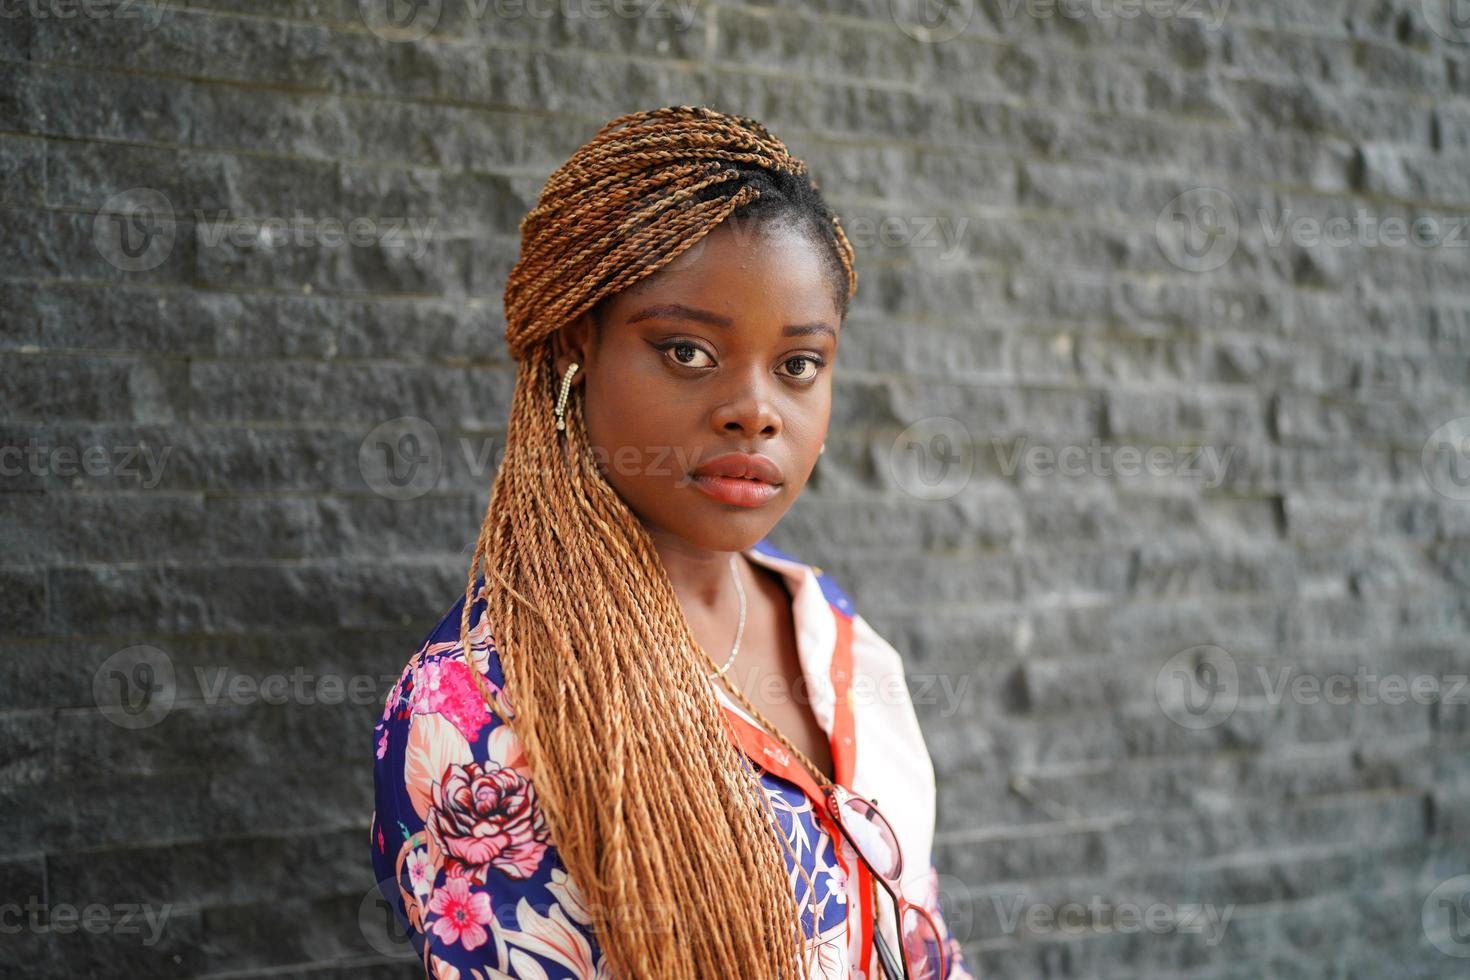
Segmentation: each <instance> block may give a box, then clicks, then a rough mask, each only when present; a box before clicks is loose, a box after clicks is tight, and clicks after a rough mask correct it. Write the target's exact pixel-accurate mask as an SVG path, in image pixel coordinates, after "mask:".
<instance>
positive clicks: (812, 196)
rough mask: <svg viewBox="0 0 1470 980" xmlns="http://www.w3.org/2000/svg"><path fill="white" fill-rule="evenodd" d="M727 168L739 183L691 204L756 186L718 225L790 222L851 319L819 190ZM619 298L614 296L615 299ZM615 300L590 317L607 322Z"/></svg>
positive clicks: (780, 176) (803, 180)
mask: <svg viewBox="0 0 1470 980" xmlns="http://www.w3.org/2000/svg"><path fill="white" fill-rule="evenodd" d="M727 169H730V170H735V171H738V172H739V174H740V179H739V180H737V181H727V182H725V183H723V184H716V185H712V186H710V187H706V188H704V189H703V190H702V191H700V192H699V193H697V194H695V195H694V196H693V197H692V198H691V200H693V201H710V200H715V199H717V198H728V197H730V196H731V195H732V194H733V193H735V191H737V190H738V189H739V188H741V187H754V188H755V189H756V190H757V191H758V192H759V196H758V197H756V198H755V199H754V200H752V201H747V202H746V203H745V204H742V205H740V206H739V207H737V208H736V209H735V210H734V211H732V212H731V213H730V216H729V217H728V218H726V219H725V220H724V221H723V222H721V223H720V224H719V225H717V226H716V228H715V229H712V231H713V230H718V228H722V227H724V226H725V225H731V224H734V225H738V226H740V229H739V230H742V231H744V230H748V229H749V228H750V227H751V226H754V225H763V224H766V223H768V222H770V223H775V222H780V221H787V222H790V223H791V226H792V227H795V228H797V229H799V230H800V231H801V232H802V233H803V234H804V235H806V237H807V239H808V240H809V241H810V242H811V243H812V244H813V245H814V246H816V247H817V251H818V253H819V254H820V255H821V259H822V267H823V270H824V271H825V272H826V274H827V279H828V281H829V282H830V284H831V287H832V303H833V306H835V307H836V309H837V318H838V320H839V321H841V320H843V319H845V318H846V317H847V308H848V299H849V298H848V295H847V270H846V268H845V267H844V266H843V264H842V260H841V258H839V249H840V246H839V245H838V243H837V233H836V231H835V229H834V227H833V224H832V210H831V209H830V208H829V207H828V206H827V201H826V199H825V198H824V197H823V196H822V193H821V191H819V190H818V189H817V188H816V186H815V185H814V184H813V183H812V182H811V181H810V180H809V179H808V178H807V177H805V176H798V175H796V174H790V173H785V172H779V171H773V170H768V169H766V168H765V167H759V166H755V165H752V164H745V163H730V164H728V165H727ZM614 295H616V294H614ZM612 299H613V296H605V297H603V298H602V299H601V300H600V301H599V302H597V303H596V304H595V305H594V306H593V307H592V311H591V312H592V317H593V319H594V320H595V321H596V322H597V323H598V324H601V323H602V322H603V318H602V314H603V312H604V310H605V308H606V306H607V304H608V303H609V302H611V300H612Z"/></svg>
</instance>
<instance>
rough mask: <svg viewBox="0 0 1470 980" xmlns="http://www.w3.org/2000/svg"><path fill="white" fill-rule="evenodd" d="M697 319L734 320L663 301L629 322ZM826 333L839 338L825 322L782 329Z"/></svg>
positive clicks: (788, 333) (719, 323)
mask: <svg viewBox="0 0 1470 980" xmlns="http://www.w3.org/2000/svg"><path fill="white" fill-rule="evenodd" d="M658 319H670V320H696V321H698V322H700V323H708V324H709V325H710V326H714V327H729V326H730V325H731V324H732V323H733V321H732V320H731V319H730V318H729V317H727V316H722V315H721V314H719V313H713V312H711V311H709V310H701V309H699V308H697V307H693V306H685V305H684V304H683V303H661V304H659V305H657V306H649V307H645V308H644V309H641V310H639V311H638V312H637V313H634V314H633V315H632V316H630V317H628V319H627V322H628V323H638V322H639V321H641V320H658ZM819 333H824V334H827V335H828V336H829V337H831V338H832V339H833V340H836V339H837V331H835V330H833V329H832V327H831V326H829V325H828V324H825V323H820V322H819V323H797V324H790V325H788V326H786V327H784V328H782V330H781V336H783V337H804V336H807V335H809V334H819Z"/></svg>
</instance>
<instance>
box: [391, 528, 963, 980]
mask: <svg viewBox="0 0 1470 980" xmlns="http://www.w3.org/2000/svg"><path fill="white" fill-rule="evenodd" d="M744 554H745V555H746V557H748V558H749V559H750V560H751V561H752V562H755V563H757V564H761V565H764V566H766V567H768V568H771V569H774V570H775V571H777V572H778V573H780V574H781V575H782V576H783V578H784V579H785V581H786V584H787V588H788V591H789V592H790V593H791V595H792V602H793V605H792V611H793V618H794V620H795V623H796V632H797V650H798V654H799V658H800V660H801V666H802V671H803V675H804V679H805V680H806V682H807V687H808V692H809V696H810V698H811V707H812V711H813V714H814V715H815V717H816V720H817V722H818V724H819V725H820V726H821V727H822V729H823V730H824V732H825V733H826V734H827V735H828V736H829V738H830V739H831V749H832V758H833V765H834V770H835V771H834V775H835V777H836V781H837V782H838V783H840V784H841V785H843V786H845V787H847V788H849V789H851V790H853V791H854V792H856V793H858V794H859V795H862V796H865V797H867V798H869V799H876V800H878V801H879V806H880V807H881V809H882V811H883V814H884V816H885V817H887V819H888V821H889V822H890V823H891V824H892V825H893V828H894V832H895V833H896V834H897V836H898V839H899V843H900V846H901V847H902V849H903V853H904V856H905V864H906V869H905V872H904V877H903V879H902V883H901V887H902V891H903V893H904V895H905V897H907V898H908V899H909V900H910V901H912V902H915V903H916V904H920V905H923V906H924V907H925V908H927V909H928V910H929V911H930V913H931V914H932V915H933V916H934V919H935V921H936V923H938V925H939V928H940V931H941V935H942V938H943V939H944V941H945V949H946V959H947V961H948V973H947V974H946V977H947V978H948V980H973V975H972V974H971V973H970V972H969V969H968V966H967V964H966V962H965V960H964V957H963V955H962V953H961V950H960V945H959V942H958V941H957V940H956V939H955V938H954V937H952V936H951V935H950V933H949V929H948V926H947V925H946V924H945V921H944V918H943V916H942V914H941V911H940V908H939V902H938V881H937V874H936V872H935V868H934V865H933V851H932V847H933V835H934V817H935V812H934V804H935V785H934V771H933V767H932V764H931V762H930V758H929V754H928V751H927V749H926V748H925V745H924V741H923V737H922V735H921V733H920V730H919V725H918V721H917V718H916V716H915V714H914V709H913V705H912V703H911V701H910V700H909V696H908V689H907V686H906V684H905V683H904V674H903V664H902V661H901V660H900V658H899V655H898V654H897V652H896V651H895V650H894V649H893V647H891V646H890V645H889V644H888V643H887V642H886V641H884V640H883V639H882V638H881V637H880V636H878V634H877V633H876V632H874V630H873V629H872V627H871V626H870V625H869V624H868V623H867V622H866V621H865V620H864V619H863V618H862V617H861V616H860V615H858V614H857V613H856V611H855V610H854V609H853V606H852V602H851V600H850V599H849V598H848V597H847V595H846V594H845V593H843V592H842V590H841V589H840V588H838V586H837V585H836V583H835V582H833V581H832V579H831V578H830V577H829V576H827V575H824V574H822V571H821V569H820V568H817V567H816V566H812V565H806V564H803V563H802V562H799V561H797V560H796V559H794V558H792V557H791V556H790V555H787V554H785V553H784V552H782V551H780V550H779V549H777V548H776V547H775V546H774V545H772V544H770V543H769V542H767V541H764V540H762V541H761V542H759V543H757V544H756V545H754V546H753V547H751V548H749V549H747V550H746V551H745V552H744ZM477 587H483V580H481V581H480V582H477ZM463 603H464V598H463V597H460V599H459V601H458V602H456V603H455V604H454V606H453V607H452V608H451V609H450V610H449V611H448V612H447V613H446V614H445V615H444V618H443V619H441V620H440V621H439V624H438V625H437V626H436V627H435V628H434V630H433V632H432V633H431V634H430V635H429V636H428V638H427V639H426V640H425V642H424V644H423V646H422V647H421V648H420V649H419V650H418V652H416V653H415V654H414V655H413V657H412V658H410V660H409V661H408V663H407V665H406V666H405V667H404V669H403V672H402V674H401V675H400V677H399V679H398V682H397V684H395V685H394V687H393V689H392V691H391V692H389V695H388V698H387V701H386V703H385V704H384V707H383V714H382V718H381V720H380V721H379V722H378V723H377V725H376V726H375V728H374V757H375V761H374V769H373V772H374V786H375V809H374V813H373V818H372V821H371V824H370V827H369V839H370V848H371V854H372V865H373V869H374V872H375V878H376V880H377V882H378V889H379V891H380V892H381V893H382V896H383V898H384V899H385V900H386V901H387V903H388V905H389V907H390V908H391V909H392V910H393V911H394V913H395V915H396V918H397V921H398V924H399V927H400V928H401V929H403V930H404V931H405V932H406V935H407V938H408V940H409V941H410V942H411V944H412V946H413V950H414V952H415V953H416V954H417V956H418V957H419V958H420V959H421V960H422V961H423V964H424V969H425V974H426V976H428V977H432V978H435V980H498V978H505V977H513V978H537V980H541V978H555V980H560V978H565V977H573V978H577V980H603V978H610V977H611V976H612V974H611V971H610V968H609V966H608V964H607V963H606V961H605V960H604V959H603V957H602V955H601V952H600V950H599V948H598V944H597V940H596V938H595V935H594V933H593V929H592V918H591V916H590V915H589V912H588V909H587V907H586V905H585V904H584V902H583V899H582V896H581V894H580V893H579V891H578V889H577V886H576V883H575V882H574V881H572V879H571V878H570V877H568V875H567V872H566V869H565V868H564V867H563V865H562V864H561V861H560V859H559V858H558V855H557V851H556V847H555V845H554V844H553V842H552V841H551V839H550V837H549V836H548V833H547V828H546V823H545V820H544V818H543V816H542V813H541V811H540V810H539V808H538V807H537V804H536V791H535V774H534V773H532V772H531V771H530V769H529V767H528V765H527V762H526V759H525V757H524V755H523V754H522V752H521V749H520V745H519V742H518V740H517V738H516V736H515V735H514V734H513V732H512V731H511V729H510V728H508V727H507V726H506V725H505V723H504V722H503V721H502V720H501V719H500V717H499V716H498V715H496V714H495V713H494V712H493V711H491V710H490V709H489V708H488V707H486V706H485V704H484V703H483V701H482V700H481V698H480V694H479V691H478V689H477V688H476V686H475V684H474V682H473V679H472V678H471V677H470V674H469V667H468V666H467V665H466V663H465V661H464V658H463V657H462V656H461V647H460V643H459V621H460V611H461V609H462V608H463ZM484 606H485V604H484V601H483V600H479V601H477V602H476V604H475V606H473V607H472V608H471V610H470V633H469V640H470V652H471V656H472V658H473V661H474V664H475V668H476V669H477V670H479V671H480V672H481V674H482V675H484V677H485V678H486V679H487V680H488V681H489V684H490V686H491V688H492V690H494V689H499V688H500V687H501V686H502V685H503V683H504V676H503V674H502V673H501V670H500V664H499V659H498V657H497V656H496V652H495V647H494V641H493V638H492V636H491V633H490V629H489V627H488V624H486V623H485V622H484V620H483V618H482V617H481V616H480V613H481V612H482V611H483V609H484ZM710 683H711V687H712V689H713V691H714V692H715V694H716V696H717V697H718V699H719V701H720V704H721V707H722V708H723V710H724V713H725V718H726V721H727V723H728V728H729V731H730V733H731V735H732V737H733V738H735V739H736V741H737V743H738V744H739V745H740V747H741V749H742V750H743V751H744V753H745V755H746V757H747V758H749V759H750V760H751V761H752V762H753V763H754V764H755V765H754V769H755V772H756V773H757V774H758V776H759V778H760V782H761V784H762V786H763V787H764V789H765V792H766V794H767V797H768V798H769V799H770V801H771V804H772V806H773V808H774V810H775V813H776V815H777V818H778V821H779V822H780V824H781V829H782V832H783V833H784V834H785V836H786V838H787V841H788V843H789V844H790V846H791V853H788V854H785V857H786V860H787V864H788V867H789V868H790V870H791V879H792V881H793V887H794V889H795V897H796V899H797V905H798V907H799V908H801V909H803V913H802V914H803V924H804V926H805V928H806V931H807V935H808V936H809V937H810V939H809V947H808V948H809V951H811V952H812V953H814V954H815V955H813V956H812V957H811V958H810V962H811V963H812V969H811V973H810V976H811V977H812V978H831V980H839V978H856V977H872V978H881V977H882V976H883V972H882V967H881V965H880V964H879V962H878V956H877V953H876V951H875V950H874V942H873V929H874V928H875V917H876V920H877V925H876V928H878V929H880V930H881V931H882V932H883V934H884V937H885V939H886V941H887V943H888V947H889V949H891V950H893V951H895V953H896V952H897V951H898V949H899V946H898V936H897V931H896V928H895V926H894V918H893V900H892V898H891V897H890V896H889V895H888V893H887V892H886V891H885V890H883V888H882V886H881V885H878V884H877V883H876V882H875V881H874V879H873V878H872V875H871V874H870V873H869V872H868V870H867V867H866V866H865V865H864V864H863V863H862V862H861V861H859V860H858V858H857V855H856V853H855V852H854V851H853V849H852V847H851V845H850V844H849V843H848V841H847V839H846V838H845V837H843V836H842V835H841V833H840V832H839V831H837V829H836V827H835V826H834V825H833V824H832V823H831V820H830V818H829V817H828V816H827V814H826V811H825V809H824V808H823V805H822V797H821V795H820V791H819V789H818V787H817V786H816V784H815V782H814V781H813V780H812V779H811V776H810V774H808V773H807V772H806V770H805V769H804V768H803V767H801V765H800V764H799V763H797V762H796V761H795V760H793V759H791V758H790V754H789V753H788V752H786V751H785V749H784V748H783V747H782V746H781V744H780V742H778V741H777V740H776V739H775V738H773V737H772V736H771V735H770V734H769V733H768V732H766V731H765V730H764V729H763V728H762V727H761V726H760V725H759V724H758V723H757V722H756V720H755V719H754V718H752V717H751V716H750V715H749V714H748V713H747V712H746V711H745V710H744V708H742V707H740V706H739V705H738V704H737V703H736V702H735V701H734V700H733V699H732V698H731V697H730V695H729V693H728V692H726V691H725V690H724V688H723V686H722V685H720V684H719V683H718V682H716V681H713V680H712V681H711V682H710ZM884 692H886V695H885V693H884ZM507 699H508V700H509V701H510V703H512V704H514V701H515V695H514V692H513V691H508V692H507ZM783 853H784V849H783ZM793 854H794V855H795V858H796V860H799V861H800V862H801V864H802V866H803V868H804V869H805V871H806V875H805V876H803V875H801V874H800V873H799V872H798V871H797V869H796V866H795V864H793V863H792V855H793ZM808 879H810V884H808ZM813 889H814V890H815V893H814V894H813Z"/></svg>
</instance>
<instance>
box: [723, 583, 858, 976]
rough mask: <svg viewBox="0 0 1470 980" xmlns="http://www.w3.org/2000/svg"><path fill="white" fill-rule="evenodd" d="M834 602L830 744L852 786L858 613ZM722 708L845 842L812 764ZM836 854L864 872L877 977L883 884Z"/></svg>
mask: <svg viewBox="0 0 1470 980" xmlns="http://www.w3.org/2000/svg"><path fill="white" fill-rule="evenodd" d="M828 605H829V606H830V608H831V609H832V614H833V619H835V620H836V622H837V642H836V645H835V646H834V648H833V651H832V668H831V679H832V690H833V693H834V694H835V695H836V700H835V702H834V704H833V708H832V736H831V742H830V746H829V747H830V749H831V752H832V774H833V776H834V777H836V779H835V781H836V782H837V783H839V784H841V785H843V786H848V787H850V786H851V785H852V774H853V768H854V765H855V763H856V761H857V728H856V726H855V724H854V721H853V701H852V672H853V657H852V617H851V616H850V615H848V614H847V613H845V612H843V611H842V610H841V609H838V608H837V607H836V606H833V605H831V603H828ZM720 706H721V707H722V708H724V709H725V710H724V718H725V723H726V728H727V729H728V730H729V732H730V736H731V740H732V741H733V742H734V743H735V745H736V746H737V747H739V748H740V749H741V750H742V751H743V752H744V753H745V754H746V756H747V757H749V758H750V760H751V761H752V762H753V763H755V765H756V766H757V767H758V768H759V769H764V770H766V771H768V772H772V773H775V774H776V775H777V776H780V777H781V778H782V779H786V780H789V781H790V782H792V783H794V784H796V785H797V786H799V787H801V791H802V792H803V793H805V794H806V795H807V798H808V799H810V800H811V801H812V806H813V808H814V809H815V810H816V812H817V814H818V819H819V821H820V823H821V825H822V826H823V827H825V828H826V829H827V832H828V833H829V834H831V835H832V837H833V840H834V841H837V842H840V840H841V838H840V833H841V832H840V831H838V829H837V827H836V825H835V824H833V823H832V820H831V817H829V816H828V814H827V799H826V797H825V796H824V795H823V793H822V790H821V787H820V786H818V785H817V782H816V780H815V779H813V778H812V775H811V773H809V772H808V771H807V769H806V767H805V766H803V765H802V764H801V763H800V762H799V761H797V760H796V759H794V758H792V756H791V753H790V752H788V751H787V750H786V747H785V746H784V745H782V744H781V743H780V742H779V741H777V740H776V738H775V737H774V736H772V735H770V734H768V733H767V732H766V731H765V729H763V728H760V727H759V726H756V725H753V724H751V723H750V722H749V721H746V720H745V718H744V717H743V716H741V714H740V713H739V712H738V711H736V710H735V709H734V708H733V707H731V706H730V705H728V704H725V703H723V702H721V705H720ZM835 853H836V855H837V860H838V862H839V863H840V864H841V865H842V867H843V870H845V871H846V872H847V873H848V875H852V874H854V873H855V874H857V876H858V894H859V896H860V907H861V914H860V915H859V916H858V921H859V923H860V928H861V930H862V932H861V935H860V937H859V938H860V940H861V946H860V948H861V949H862V951H863V958H862V964H861V967H862V971H863V975H864V976H874V975H875V974H874V973H873V969H874V965H875V964H874V962H873V959H874V953H873V929H874V923H873V910H874V901H875V899H876V894H875V889H876V888H877V882H876V880H875V879H874V878H873V875H872V873H871V872H870V871H869V870H868V866H867V865H866V864H864V863H863V862H862V861H854V862H853V864H854V866H853V867H849V866H848V863H847V862H846V861H844V860H843V859H842V848H841V847H840V846H839V847H837V848H836V849H835Z"/></svg>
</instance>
